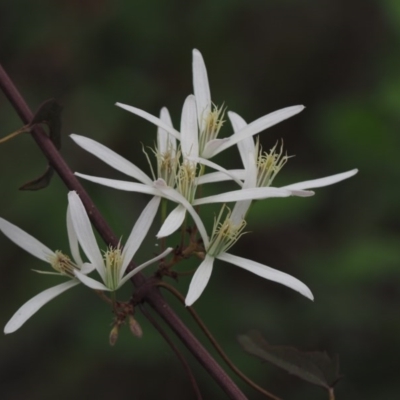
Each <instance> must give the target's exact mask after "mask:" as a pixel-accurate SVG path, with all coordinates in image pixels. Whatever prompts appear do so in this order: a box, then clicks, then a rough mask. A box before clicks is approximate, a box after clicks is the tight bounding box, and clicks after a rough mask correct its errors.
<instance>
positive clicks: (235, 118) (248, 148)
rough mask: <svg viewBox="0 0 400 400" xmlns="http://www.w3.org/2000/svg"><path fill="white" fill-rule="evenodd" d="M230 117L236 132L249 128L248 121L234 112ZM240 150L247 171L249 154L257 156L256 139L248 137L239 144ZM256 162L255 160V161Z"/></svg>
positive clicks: (230, 112) (231, 112)
mask: <svg viewBox="0 0 400 400" xmlns="http://www.w3.org/2000/svg"><path fill="white" fill-rule="evenodd" d="M228 117H229V119H230V121H231V124H232V126H233V130H234V132H239V131H240V130H241V129H243V128H244V127H245V126H247V123H246V121H245V120H244V119H243V118H242V117H241V116H240V115H239V114H236V113H234V112H233V111H229V112H228ZM237 145H238V149H239V153H240V157H241V159H242V162H243V166H244V167H245V168H246V169H247V162H248V156H247V155H248V154H249V153H252V154H255V152H256V148H255V147H256V146H255V144H254V139H253V136H250V137H247V138H245V139H243V140H241V141H240V142H238V144H237ZM253 162H255V160H254V161H253Z"/></svg>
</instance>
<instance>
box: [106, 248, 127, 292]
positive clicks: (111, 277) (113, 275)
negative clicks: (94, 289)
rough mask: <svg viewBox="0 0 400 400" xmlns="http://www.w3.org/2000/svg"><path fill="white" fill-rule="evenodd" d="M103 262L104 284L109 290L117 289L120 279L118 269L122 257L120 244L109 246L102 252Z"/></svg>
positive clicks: (119, 268) (119, 269)
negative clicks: (104, 270) (104, 271)
mask: <svg viewBox="0 0 400 400" xmlns="http://www.w3.org/2000/svg"><path fill="white" fill-rule="evenodd" d="M103 257H104V262H105V265H106V279H105V280H106V282H105V284H106V286H107V287H108V288H109V289H110V290H111V291H115V290H117V289H118V285H119V282H120V280H121V277H120V271H121V267H122V262H123V260H124V259H123V257H122V253H121V247H120V244H118V246H117V247H115V248H112V247H110V248H109V249H108V250H107V251H106V252H105V253H104V256H103Z"/></svg>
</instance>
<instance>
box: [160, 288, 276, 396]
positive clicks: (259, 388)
mask: <svg viewBox="0 0 400 400" xmlns="http://www.w3.org/2000/svg"><path fill="white" fill-rule="evenodd" d="M157 286H160V287H163V288H165V289H167V290H168V291H169V292H171V293H172V294H173V295H174V296H175V297H176V298H177V299H178V300H179V301H180V302H181V303H182V304H185V299H184V297H183V296H182V295H181V294H180V292H179V291H178V290H176V289H175V288H174V287H173V286H171V285H169V284H168V283H166V282H162V281H160V282H159V283H158V284H157ZM186 309H187V310H188V311H189V313H190V314H191V315H192V317H193V319H194V320H195V321H196V323H197V324H198V325H199V327H200V328H201V330H202V331H203V332H204V334H205V335H206V336H207V338H208V339H209V340H210V342H211V344H212V345H213V346H214V348H215V350H217V352H218V354H219V355H220V356H221V357H222V359H223V360H224V361H225V362H226V363H227V364H228V366H229V368H230V369H231V370H232V371H233V372H235V374H237V375H238V376H239V377H240V378H241V379H242V380H243V381H245V382H246V383H247V384H248V385H249V386H251V387H252V388H253V389H255V390H257V391H258V392H260V393H262V394H263V395H265V396H267V397H269V398H270V399H273V400H281V399H280V398H279V397H277V396H275V395H274V394H272V393H270V392H268V391H267V390H265V389H264V388H262V387H261V386H258V385H257V384H256V383H255V382H253V381H252V380H251V379H250V378H248V377H247V376H246V375H245V374H244V373H243V372H241V371H240V370H239V369H238V368H237V367H236V365H235V364H234V363H233V362H232V361H231V360H230V359H229V357H228V356H227V355H226V354H225V352H224V351H223V350H222V347H221V346H220V345H219V344H218V342H217V341H216V339H215V338H214V336H213V335H212V334H211V332H210V331H209V330H208V328H207V327H206V325H205V324H204V322H203V321H202V319H201V318H200V317H199V315H198V314H197V313H196V311H195V310H194V309H193V307H189V306H188V307H186Z"/></svg>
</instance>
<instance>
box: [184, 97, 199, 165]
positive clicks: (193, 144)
mask: <svg viewBox="0 0 400 400" xmlns="http://www.w3.org/2000/svg"><path fill="white" fill-rule="evenodd" d="M181 148H182V155H183V158H184V159H185V158H187V157H188V156H193V157H197V156H198V155H199V133H198V131H197V116H196V100H195V98H194V96H193V95H192V94H191V95H189V96H188V97H186V100H185V103H184V104H183V109H182V117H181Z"/></svg>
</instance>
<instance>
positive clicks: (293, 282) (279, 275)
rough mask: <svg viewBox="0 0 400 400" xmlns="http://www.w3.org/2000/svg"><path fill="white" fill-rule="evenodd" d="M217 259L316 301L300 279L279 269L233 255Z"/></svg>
mask: <svg viewBox="0 0 400 400" xmlns="http://www.w3.org/2000/svg"><path fill="white" fill-rule="evenodd" d="M216 258H218V259H219V260H222V261H225V262H227V263H230V264H234V265H236V266H238V267H240V268H243V269H247V271H250V272H252V273H253V274H256V275H258V276H261V277H262V278H265V279H268V280H270V281H274V282H278V283H281V284H282V285H285V286H287V287H289V288H291V289H293V290H295V291H296V292H299V293H301V294H302V295H303V296H305V297H307V298H308V299H310V300H314V296H313V294H312V293H311V290H310V289H309V288H308V287H307V286H306V285H305V284H304V283H303V282H300V281H299V280H298V279H296V278H294V277H293V276H291V275H289V274H286V273H285V272H282V271H278V270H277V269H273V268H271V267H267V266H266V265H263V264H260V263H258V262H255V261H252V260H248V259H246V258H242V257H238V256H234V255H233V254H228V253H221V254H220V255H218V256H217V257H216Z"/></svg>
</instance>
